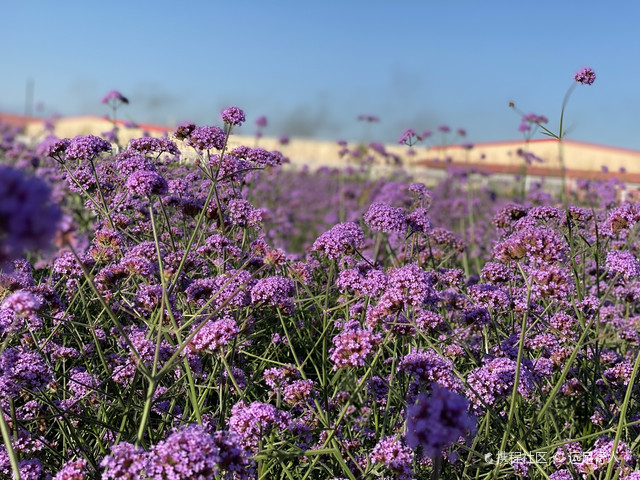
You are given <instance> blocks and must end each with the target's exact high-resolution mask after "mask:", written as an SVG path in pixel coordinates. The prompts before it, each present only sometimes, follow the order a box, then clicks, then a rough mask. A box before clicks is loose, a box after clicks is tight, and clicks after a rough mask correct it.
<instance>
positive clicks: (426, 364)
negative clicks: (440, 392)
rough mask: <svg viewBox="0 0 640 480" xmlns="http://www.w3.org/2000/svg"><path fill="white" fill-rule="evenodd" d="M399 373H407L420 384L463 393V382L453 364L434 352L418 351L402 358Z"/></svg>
mask: <svg viewBox="0 0 640 480" xmlns="http://www.w3.org/2000/svg"><path fill="white" fill-rule="evenodd" d="M398 371H399V372H406V373H408V374H409V375H411V376H413V378H414V379H415V380H416V381H418V382H426V383H433V384H438V385H440V386H441V387H444V388H448V389H449V390H453V391H456V392H460V391H462V382H461V381H460V380H459V379H458V377H456V375H455V373H454V366H453V362H452V361H451V360H449V359H447V358H444V357H442V356H440V355H438V354H437V353H436V352H435V351H433V350H427V351H426V352H424V351H422V350H417V351H415V352H412V353H409V354H407V355H405V356H404V357H402V358H401V359H400V361H399V362H398Z"/></svg>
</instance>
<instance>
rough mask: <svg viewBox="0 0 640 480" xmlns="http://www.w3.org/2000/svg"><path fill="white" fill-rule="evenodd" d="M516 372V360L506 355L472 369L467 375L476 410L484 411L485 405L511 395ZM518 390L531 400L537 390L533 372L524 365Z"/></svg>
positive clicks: (494, 403) (469, 393)
mask: <svg viewBox="0 0 640 480" xmlns="http://www.w3.org/2000/svg"><path fill="white" fill-rule="evenodd" d="M515 374H516V362H515V361H514V360H511V359H510V358H505V357H499V358H494V359H493V360H490V361H488V362H487V363H485V365H483V366H482V367H478V368H476V369H474V370H472V371H471V372H470V373H469V374H468V376H467V382H468V384H469V389H468V390H467V395H468V397H469V398H470V400H471V402H472V403H473V407H474V410H476V411H478V412H482V411H484V409H485V405H486V406H493V405H496V404H497V403H498V402H499V401H500V400H502V399H505V398H507V397H508V396H509V395H511V392H512V389H513V383H514V381H515ZM518 392H519V393H520V395H522V396H523V397H524V398H525V399H527V400H531V399H532V398H533V394H534V392H535V381H534V377H533V374H532V373H531V372H530V371H529V370H528V369H527V368H526V367H525V366H524V365H521V366H520V381H519V383H518Z"/></svg>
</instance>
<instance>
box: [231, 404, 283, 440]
mask: <svg viewBox="0 0 640 480" xmlns="http://www.w3.org/2000/svg"><path fill="white" fill-rule="evenodd" d="M289 423H290V417H289V414H288V413H286V412H283V411H281V410H278V409H277V408H276V407H274V406H273V405H271V404H268V403H262V402H253V403H251V404H250V405H246V404H245V403H243V402H238V403H236V404H235V405H234V406H233V407H232V408H231V417H230V418H229V429H230V430H231V431H232V432H234V433H236V434H237V435H238V436H239V437H240V444H241V445H242V446H244V447H245V448H249V449H251V450H254V449H257V447H258V442H259V441H260V440H261V439H263V438H267V437H268V436H269V434H270V433H271V431H272V430H274V429H276V430H284V429H285V428H287V427H288V425H289Z"/></svg>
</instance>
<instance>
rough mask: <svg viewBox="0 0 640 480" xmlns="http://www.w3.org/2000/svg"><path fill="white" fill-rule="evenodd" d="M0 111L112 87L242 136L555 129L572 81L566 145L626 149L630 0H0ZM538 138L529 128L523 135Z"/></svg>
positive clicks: (638, 99) (639, 40) (632, 78)
mask: <svg viewBox="0 0 640 480" xmlns="http://www.w3.org/2000/svg"><path fill="white" fill-rule="evenodd" d="M0 18H2V20H0V42H1V44H2V45H3V46H4V49H3V55H2V56H3V59H2V65H3V66H2V75H0V110H3V111H12V112H16V113H22V112H24V109H25V86H26V83H27V81H28V79H32V81H33V84H34V92H35V101H36V103H38V102H40V103H42V105H43V110H42V111H41V113H43V114H50V113H53V112H56V113H60V114H65V115H71V114H85V113H92V114H100V115H102V114H106V113H108V112H107V109H106V107H105V106H104V105H102V104H100V99H101V98H102V96H103V95H104V94H106V93H107V92H108V91H109V90H113V89H116V90H119V91H121V92H122V93H123V94H124V95H125V96H127V97H128V98H129V99H130V101H131V103H130V105H128V106H126V107H124V108H123V109H122V111H121V116H122V117H123V118H125V119H131V120H134V121H137V122H148V123H149V122H150V123H158V124H171V125H172V124H175V123H176V122H179V121H183V120H191V121H195V122H196V123H198V124H219V111H220V110H221V109H222V108H224V107H227V106H230V105H235V106H239V107H241V108H243V109H244V110H245V112H246V115H247V124H246V125H245V126H244V127H243V128H242V129H241V133H245V134H252V133H253V132H254V130H255V128H254V121H255V119H256V118H257V117H259V116H261V115H266V116H267V118H268V120H269V125H268V127H267V128H266V129H265V134H267V135H269V134H270V135H281V134H287V135H290V136H312V137H317V138H329V139H342V138H344V139H348V140H363V139H364V135H365V128H364V125H363V124H362V123H360V122H358V121H357V116H358V115H359V114H372V115H376V116H378V117H380V119H381V121H380V122H379V123H376V124H373V125H371V128H370V129H369V132H368V139H369V140H379V141H384V142H395V140H396V139H397V138H398V137H399V136H400V135H401V134H402V132H403V130H404V129H406V128H414V129H415V130H418V131H423V130H427V129H431V130H433V129H436V128H437V127H438V126H439V125H441V124H447V125H450V126H451V127H452V128H454V129H456V128H464V129H466V131H467V134H468V136H467V140H468V141H471V142H482V141H497V140H510V139H518V138H521V134H520V133H519V132H518V130H517V128H518V125H519V123H520V119H519V117H518V115H516V114H515V113H514V111H512V110H511V109H509V107H508V103H509V102H510V101H513V102H515V103H516V106H518V107H519V108H520V109H521V110H522V111H524V112H534V113H537V114H542V115H546V116H547V117H548V118H549V120H550V124H549V125H550V128H551V129H552V130H555V129H557V125H558V120H559V114H560V107H561V103H562V99H563V97H564V94H565V92H566V91H567V89H568V88H569V86H570V85H571V84H572V82H573V74H574V73H575V72H576V71H577V70H579V69H581V68H582V67H584V66H590V67H592V68H593V69H594V70H595V71H596V75H597V79H596V82H595V83H594V84H593V85H592V86H582V85H580V86H579V87H580V88H576V89H575V91H574V92H573V95H572V97H571V99H570V100H569V103H568V106H567V110H566V114H565V125H566V126H568V127H569V128H570V132H569V135H568V138H571V139H574V140H584V141H589V142H594V143H601V144H608V145H614V146H619V147H626V148H634V149H640V113H639V112H640V92H639V89H638V86H639V85H640V53H639V52H640V35H638V33H637V22H638V18H640V3H638V2H636V1H635V0H620V1H617V2H604V1H602V0H598V1H588V0H584V1H581V2H577V1H573V0H563V1H557V0H553V1H550V0H549V1H548V0H539V1H535V2H525V1H519V0H510V1H491V0H486V1H479V0H478V1H470V0H469V1H462V0H460V1H458V0H437V1H436V0H434V1H425V0H423V1H415V2H413V1H401V0H400V1H393V2H392V1H384V2H383V1H377V0H369V1H355V0H354V1H346V0H343V1H333V0H327V1H323V2H300V1H296V2H294V1H278V0H271V1H250V0H245V1H241V0H236V1H227V2H217V1H198V0H192V1H190V2H184V3H183V2H177V1H172V2H168V1H160V0H157V1H154V2H143V1H127V2H124V1H120V0H114V1H109V2H100V1H95V2H94V1H83V2H72V1H67V2H65V1H62V2H51V1H28V0H26V1H21V2H3V4H2V5H1V6H0ZM537 137H538V138H539V137H540V135H538V136H537Z"/></svg>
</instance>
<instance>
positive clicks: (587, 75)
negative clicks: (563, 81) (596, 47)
mask: <svg viewBox="0 0 640 480" xmlns="http://www.w3.org/2000/svg"><path fill="white" fill-rule="evenodd" d="M574 78H575V80H576V82H578V83H581V84H582V85H592V84H593V82H595V81H596V72H594V71H593V69H592V68H590V67H584V68H583V69H582V70H580V71H578V72H577V73H576V74H575V76H574Z"/></svg>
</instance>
